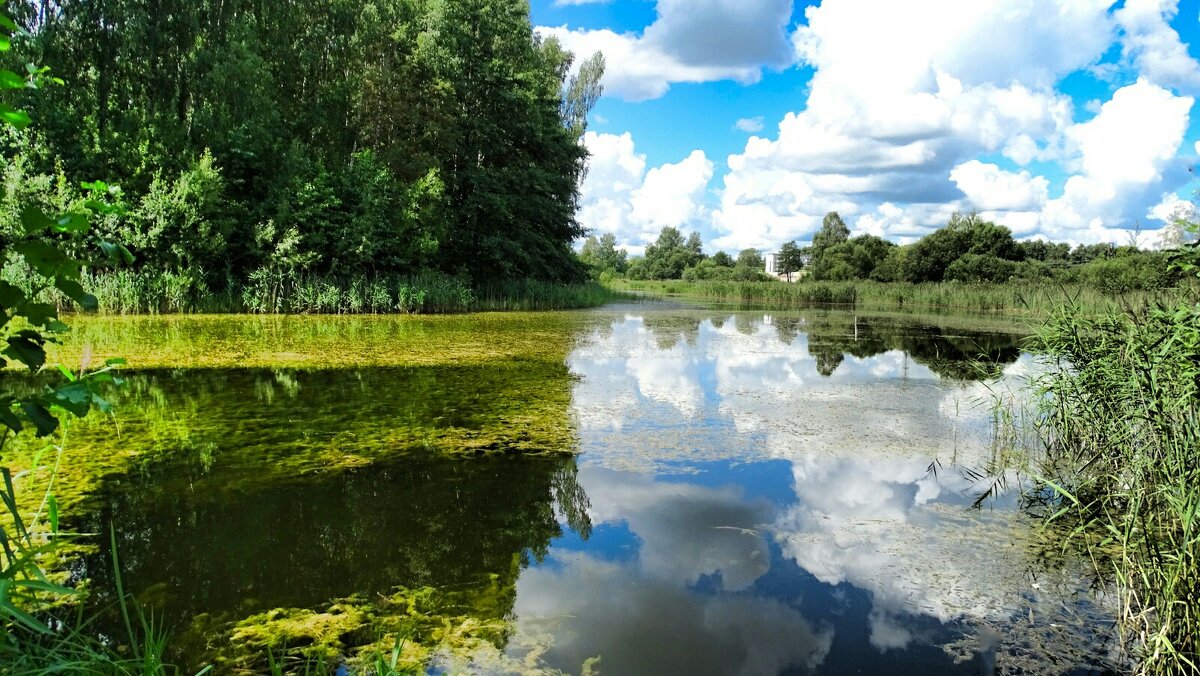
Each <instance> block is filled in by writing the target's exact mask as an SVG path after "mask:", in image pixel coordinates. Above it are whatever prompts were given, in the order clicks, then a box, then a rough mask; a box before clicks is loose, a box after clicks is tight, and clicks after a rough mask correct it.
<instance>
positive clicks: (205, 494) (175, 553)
mask: <svg viewBox="0 0 1200 676" xmlns="http://www.w3.org/2000/svg"><path fill="white" fill-rule="evenodd" d="M78 326H79V329H78V331H77V337H76V341H75V342H74V343H73V344H72V345H69V346H67V347H66V349H65V350H64V352H62V353H61V354H60V355H59V356H60V357H61V358H62V359H63V360H64V361H66V362H68V363H76V362H77V361H78V360H80V359H85V360H86V359H97V358H99V357H103V356H109V355H117V354H121V355H125V356H127V357H128V358H129V359H130V362H131V367H130V372H129V381H130V382H129V384H128V386H127V388H125V389H124V390H123V391H121V392H118V393H116V394H115V395H114V403H115V404H116V406H117V414H116V416H115V418H114V419H111V420H109V419H101V418H96V419H89V420H86V421H83V422H82V423H77V424H75V425H74V426H73V427H72V429H71V431H70V437H69V441H68V444H67V450H66V454H65V456H64V462H63V468H64V469H63V470H62V472H61V473H60V477H59V482H60V483H59V487H58V489H57V492H58V493H59V494H60V496H61V500H62V502H63V504H64V511H66V512H67V513H68V515H69V517H70V518H69V519H68V523H69V526H70V527H71V528H73V529H74V530H76V531H79V532H85V533H94V534H104V535H103V536H96V537H93V538H90V539H88V540H87V541H88V542H89V543H90V544H91V547H89V548H88V549H86V550H85V551H84V552H83V553H82V554H81V555H80V556H78V557H76V558H75V559H73V560H72V562H71V563H70V564H69V565H70V571H69V572H70V574H71V576H72V577H73V578H74V579H75V580H76V581H79V582H82V581H84V580H87V581H88V584H89V586H90V587H91V589H92V591H93V594H92V603H93V604H95V606H96V607H98V608H102V607H105V606H106V604H110V603H111V602H112V601H113V600H114V599H115V598H116V596H115V591H114V590H115V580H116V575H115V573H114V557H113V552H111V551H110V549H111V548H110V547H109V545H108V542H109V537H108V533H109V529H110V528H111V529H112V532H113V535H114V540H115V542H116V543H117V552H116V554H117V557H116V559H115V560H116V561H117V562H118V565H119V567H120V571H121V579H122V580H123V582H124V584H125V587H126V589H128V590H129V591H131V592H133V593H135V594H136V596H137V597H138V599H139V600H140V602H141V603H142V604H143V605H144V606H145V607H146V608H148V609H150V611H149V612H153V613H154V616H155V618H156V621H159V622H162V623H165V624H166V625H167V626H169V627H170V628H171V630H172V635H173V640H172V649H171V657H172V658H173V659H174V660H176V661H177V662H178V663H179V664H181V665H183V666H185V667H187V668H189V669H196V668H199V667H200V666H201V665H204V664H213V665H216V667H217V669H216V671H217V672H218V673H236V672H246V673H249V672H259V671H262V670H264V669H265V662H264V659H265V658H264V654H265V653H266V651H267V650H268V649H271V650H272V651H277V654H280V655H282V654H283V653H284V652H285V650H288V649H290V653H289V654H290V655H292V656H293V658H295V659H307V660H309V663H310V664H311V663H312V661H313V660H318V659H319V660H322V663H324V664H326V665H328V666H330V667H334V666H336V665H338V664H340V663H341V662H342V661H343V660H344V659H346V658H347V657H353V656H355V655H359V656H360V657H361V656H363V655H367V654H369V651H372V650H380V651H385V652H386V651H390V650H391V648H392V647H393V646H394V645H397V644H398V642H402V643H401V647H402V654H403V656H404V659H405V660H409V661H410V662H415V661H417V660H421V661H422V663H423V664H425V665H426V667H424V668H426V669H428V670H429V671H431V672H433V673H441V672H455V673H458V672H463V671H466V672H472V673H525V672H543V673H559V672H565V673H576V674H578V673H592V674H781V673H783V674H790V673H797V674H800V673H821V674H842V673H912V674H928V673H948V674H957V673H961V674H980V673H997V672H999V673H1079V674H1087V673H1106V672H1107V671H1108V669H1109V659H1110V653H1112V652H1114V643H1113V637H1112V632H1113V629H1112V617H1113V610H1112V609H1111V608H1108V607H1106V606H1105V601H1104V596H1103V595H1102V594H1098V593H1095V592H1093V591H1091V586H1092V580H1091V579H1090V578H1089V577H1088V571H1089V568H1088V567H1087V566H1086V565H1085V564H1084V563H1083V562H1081V561H1075V560H1072V559H1071V558H1070V557H1067V556H1063V555H1061V553H1060V552H1059V550H1058V548H1057V546H1056V545H1055V544H1053V543H1052V542H1050V541H1049V539H1048V538H1046V537H1045V536H1044V534H1043V533H1042V532H1041V530H1040V529H1039V528H1038V525H1037V522H1036V521H1035V520H1034V519H1032V518H1031V517H1029V516H1026V515H1025V514H1023V512H1022V510H1021V500H1020V499H1019V496H1020V480H1019V478H1018V477H1017V476H1016V475H1012V474H1005V473H1000V474H999V475H998V476H999V479H1000V481H999V483H997V476H996V475H989V472H988V470H989V469H992V468H994V467H995V466H997V463H998V462H999V459H998V458H997V457H996V453H997V450H996V447H995V445H994V444H993V443H992V439H993V436H994V428H993V425H994V417H993V415H992V409H991V405H992V403H993V402H994V401H995V398H996V397H997V396H1003V394H1002V393H1005V392H1013V391H1019V388H1020V385H1021V382H1022V378H1023V377H1024V376H1025V375H1026V374H1028V373H1029V372H1030V371H1031V370H1032V369H1034V368H1035V367H1036V361H1035V360H1034V359H1033V358H1032V357H1030V356H1029V355H1027V354H1023V353H1022V351H1021V349H1020V339H1021V333H1020V330H1019V329H1017V328H1010V329H1008V330H998V329H997V327H996V326H995V325H994V324H993V325H992V326H976V325H975V323H974V322H971V321H968V320H954V319H950V318H935V319H927V320H921V319H913V318H903V317H888V316H870V315H858V316H856V315H854V314H845V313H837V312H822V311H808V312H805V311H801V312H783V313H770V314H764V313H762V312H757V313H748V312H737V311H732V310H722V309H697V308H688V307H676V306H669V305H660V304H652V303H645V304H631V305H627V306H620V307H610V308H606V309H602V310H596V311H587V312H578V313H547V314H544V315H532V314H516V315H482V316H475V317H453V318H401V317H364V318H321V317H295V318H278V317H276V318H260V317H190V318H189V317H169V318H128V319H126V318H108V319H92V320H83V319H81V320H80V321H79V322H78ZM981 497H986V499H984V500H980V498H981ZM977 503H978V504H977ZM102 617H106V616H102ZM109 620H111V621H112V622H113V623H114V624H113V625H112V627H111V628H107V629H106V628H104V627H103V622H105V621H109ZM109 620H102V621H101V627H100V629H98V631H111V632H113V633H114V634H115V633H117V632H118V628H117V627H118V625H116V624H115V623H116V622H117V621H118V620H117V618H116V617H115V616H112V617H110V618H109ZM439 645H440V646H441V647H440V648H439V647H438V646H439ZM291 664H293V665H299V664H301V662H292V663H291Z"/></svg>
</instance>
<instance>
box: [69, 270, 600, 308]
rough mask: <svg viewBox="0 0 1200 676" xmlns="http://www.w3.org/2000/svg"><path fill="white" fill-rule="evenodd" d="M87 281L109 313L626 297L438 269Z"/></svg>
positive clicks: (539, 303)
mask: <svg viewBox="0 0 1200 676" xmlns="http://www.w3.org/2000/svg"><path fill="white" fill-rule="evenodd" d="M83 284H84V287H85V288H86V289H87V290H88V291H89V292H91V293H92V294H94V295H95V296H96V298H97V299H98V301H99V305H100V308H101V311H102V312H105V313H109V314H167V313H206V314H213V313H237V312H250V313H260V314H396V313H399V314H454V313H463V312H479V311H499V310H566V309H575V308H586V307H596V306H599V305H603V304H605V303H608V302H610V301H613V300H616V299H619V298H621V297H623V296H622V294H621V293H620V292H617V291H613V290H610V289H607V288H605V287H604V286H601V285H600V284H598V283H595V282H589V283H584V284H555V283H550V282H540V281H535V280H521V281H507V282H493V283H489V284H484V285H482V286H479V287H476V286H473V285H471V284H470V283H469V282H467V281H466V280H464V279H462V278H459V277H453V276H450V275H444V274H441V273H433V272H429V273H422V274H418V275H413V276H403V277H401V276H395V277H374V278H354V279H340V278H333V277H302V278H298V279H290V278H287V279H285V278H280V277H276V276H273V275H270V274H266V273H264V274H256V275H254V276H252V277H251V279H250V280H249V281H248V282H247V283H244V284H242V283H239V282H238V281H237V280H233V279H228V280H223V282H222V283H221V284H220V285H219V288H216V289H213V288H210V285H209V283H208V282H206V281H205V280H204V278H202V277H199V276H196V275H191V274H187V273H182V274H176V273H171V272H148V271H133V270H116V271H109V272H104V273H99V274H93V275H89V276H87V277H86V278H85V279H84V281H83Z"/></svg>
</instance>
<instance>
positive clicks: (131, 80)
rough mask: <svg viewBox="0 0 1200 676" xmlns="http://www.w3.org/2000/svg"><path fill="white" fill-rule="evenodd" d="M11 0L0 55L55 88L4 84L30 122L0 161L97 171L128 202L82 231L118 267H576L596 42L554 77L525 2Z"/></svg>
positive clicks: (359, 271)
mask: <svg viewBox="0 0 1200 676" xmlns="http://www.w3.org/2000/svg"><path fill="white" fill-rule="evenodd" d="M11 6H12V7H13V11H14V13H15V15H16V17H17V20H18V23H19V24H21V26H23V28H24V29H25V30H27V31H28V33H29V34H30V39H29V40H27V41H26V42H25V44H24V45H23V46H21V47H20V48H19V51H20V53H19V54H18V55H17V60H18V61H20V60H25V59H32V58H35V57H36V59H38V60H42V61H45V62H49V63H54V64H55V72H56V74H57V75H59V76H60V77H62V78H63V79H64V80H66V81H67V82H69V83H71V85H72V86H71V88H70V90H69V91H67V90H66V89H65V88H58V89H56V90H53V89H52V90H49V91H46V92H39V93H38V95H37V96H36V97H26V103H27V105H28V107H29V108H30V111H31V114H32V115H33V117H34V118H36V119H37V120H38V121H39V124H38V129H37V131H36V133H32V134H28V135H27V136H26V137H23V138H18V137H10V138H9V140H8V141H7V148H6V149H5V152H4V153H3V154H4V162H5V168H6V169H8V168H11V167H13V166H14V165H15V164H17V163H20V164H21V169H22V171H23V172H24V174H25V175H26V176H28V177H30V178H31V179H38V178H39V177H50V178H51V179H53V177H55V176H58V175H62V176H63V177H65V179H66V185H68V186H69V185H77V184H78V181H80V180H82V178H83V177H89V176H93V175H97V174H101V175H105V176H107V177H110V178H112V179H114V180H119V181H120V182H121V184H122V186H123V187H124V188H125V190H126V197H127V200H128V203H129V206H130V208H129V211H128V213H127V214H126V215H123V216H118V217H112V218H107V219H105V221H104V223H103V224H101V226H100V227H101V229H102V232H103V233H104V234H108V235H114V236H122V237H127V239H128V242H129V244H130V246H131V248H133V249H134V250H135V253H137V256H138V262H137V267H138V268H139V269H148V270H164V271H173V270H181V269H187V270H189V271H191V272H193V273H195V275H196V276H197V278H198V279H199V280H201V281H204V282H206V283H207V284H209V285H210V286H214V285H215V286H221V285H226V284H228V283H229V280H233V282H234V283H238V282H246V281H247V280H249V279H250V277H251V276H253V275H254V274H255V273H258V272H259V271H273V272H272V273H271V274H277V273H278V272H279V271H281V270H286V271H288V272H287V274H294V275H301V274H309V273H313V274H316V273H321V274H332V275H335V276H343V277H355V276H362V275H377V274H379V275H381V274H415V273H418V272H420V271H423V270H438V271H442V272H445V273H449V274H462V275H466V276H468V277H470V278H472V279H474V280H475V281H477V282H483V281H491V280H495V279H500V278H504V279H508V278H537V279H543V280H548V281H562V280H572V279H576V278H579V277H580V276H581V275H582V274H583V272H584V271H583V268H582V266H580V265H579V264H578V261H577V258H576V256H575V255H574V254H573V252H572V250H571V245H572V243H573V242H574V241H575V240H576V239H577V238H578V237H580V236H581V235H582V234H583V231H582V228H581V227H580V225H579V224H578V223H577V221H576V219H575V211H576V206H577V200H578V185H579V180H580V178H581V176H582V174H583V171H584V168H585V160H586V151H585V150H584V148H583V146H582V144H581V143H580V139H581V137H582V134H583V132H584V130H585V128H586V123H587V115H588V113H589V111H590V110H591V108H592V106H594V105H595V103H596V100H597V98H598V97H599V94H600V92H601V88H600V86H601V85H600V80H601V77H602V75H603V71H604V59H603V57H602V56H601V55H599V54H596V55H592V56H590V58H587V59H586V60H585V61H584V62H583V63H582V64H581V67H580V68H578V69H577V70H576V71H575V74H574V75H571V73H572V68H571V66H572V63H573V60H574V55H572V54H571V53H570V52H568V51H566V50H565V49H563V47H562V46H561V45H560V44H559V43H557V42H556V41H554V40H543V39H542V38H540V37H538V36H537V35H535V34H534V32H533V30H532V25H531V23H530V18H529V7H528V4H527V3H526V2H523V1H517V2H512V1H510V0H461V1H455V2H449V1H447V0H368V1H367V2H351V1H350V0H296V1H294V2H288V3H263V2H259V1H258V0H220V1H217V0H156V1H155V2H154V3H153V4H152V6H149V7H148V6H146V5H145V4H144V3H140V4H139V3H128V2H123V1H121V0H88V1H86V2H85V1H84V0H63V1H61V2H55V3H45V2H40V1H39V0H23V1H20V2H15V3H11ZM101 149H103V151H101ZM35 182H36V181H35ZM43 183H47V184H48V185H49V186H51V187H53V184H54V181H53V180H50V181H43ZM48 196H49V192H47V193H46V194H45V195H43V197H48Z"/></svg>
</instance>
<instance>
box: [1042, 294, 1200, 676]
mask: <svg viewBox="0 0 1200 676" xmlns="http://www.w3.org/2000/svg"><path fill="white" fill-rule="evenodd" d="M1034 347H1035V348H1036V349H1038V350H1039V351H1041V352H1043V353H1044V354H1045V355H1047V356H1048V357H1049V358H1050V359H1051V360H1052V366H1051V368H1050V369H1049V371H1048V372H1047V373H1046V374H1044V375H1042V376H1039V377H1038V378H1037V379H1036V380H1035V385H1036V386H1037V391H1038V392H1039V393H1040V395H1041V396H1039V397H1037V398H1036V406H1037V412H1038V415H1036V416H1035V417H1034V419H1035V420H1036V425H1037V428H1038V430H1037V431H1038V434H1037V437H1038V438H1039V439H1040V444H1041V446H1042V447H1041V448H1038V449H1036V450H1037V453H1036V454H1034V457H1037V458H1039V459H1040V460H1039V462H1038V463H1037V464H1035V465H1034V466H1035V467H1037V468H1038V469H1037V471H1038V472H1039V473H1040V476H1039V477H1038V480H1039V485H1040V487H1041V489H1040V490H1039V491H1037V492H1035V493H1033V494H1031V496H1030V500H1031V504H1032V505H1033V506H1035V507H1037V508H1040V509H1041V511H1042V512H1043V515H1044V516H1045V518H1046V519H1047V521H1048V522H1050V523H1052V524H1055V526H1056V527H1055V528H1054V529H1052V532H1055V533H1061V534H1062V535H1061V537H1062V545H1063V547H1064V548H1067V549H1076V550H1079V551H1083V552H1084V553H1085V554H1086V555H1087V556H1088V557H1089V558H1090V559H1091V560H1092V562H1093V563H1094V564H1095V566H1096V569H1097V572H1098V573H1100V574H1101V575H1102V576H1103V579H1105V580H1106V581H1107V582H1108V583H1111V584H1112V585H1113V587H1114V588H1115V589H1116V591H1117V593H1118V599H1119V601H1120V604H1119V606H1120V611H1119V612H1120V618H1119V619H1120V622H1119V626H1120V627H1121V629H1122V637H1123V639H1124V641H1123V643H1124V645H1125V647H1126V648H1127V649H1128V651H1129V655H1130V656H1131V657H1132V663H1133V664H1134V665H1136V666H1135V670H1136V672H1137V673H1140V674H1153V675H1157V674H1186V673H1191V674H1195V673H1200V303H1198V302H1195V300H1194V299H1192V300H1185V301H1180V302H1179V303H1177V304H1175V305H1157V306H1150V307H1142V308H1127V309H1126V311H1124V312H1122V313H1113V314H1109V315H1105V316H1102V317H1099V318H1093V317H1091V316H1089V314H1088V313H1087V312H1086V311H1085V310H1084V309H1082V308H1080V307H1077V306H1069V307H1065V308H1062V309H1060V310H1059V311H1057V312H1055V313H1053V315H1052V316H1051V317H1050V318H1049V320H1048V321H1047V322H1046V323H1045V325H1044V326H1043V328H1042V329H1041V331H1040V332H1039V334H1038V335H1037V336H1036V338H1035V339H1034Z"/></svg>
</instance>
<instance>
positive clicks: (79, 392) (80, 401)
mask: <svg viewBox="0 0 1200 676" xmlns="http://www.w3.org/2000/svg"><path fill="white" fill-rule="evenodd" d="M54 403H55V404H57V405H59V406H62V407H63V408H65V409H67V410H68V411H70V412H71V413H73V414H74V415H75V416H76V417H79V418H82V417H84V416H86V415H87V414H88V411H89V410H90V409H91V407H92V390H91V388H89V387H88V386H87V383H83V382H74V383H68V384H66V385H63V386H62V387H60V388H58V389H56V390H54Z"/></svg>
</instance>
